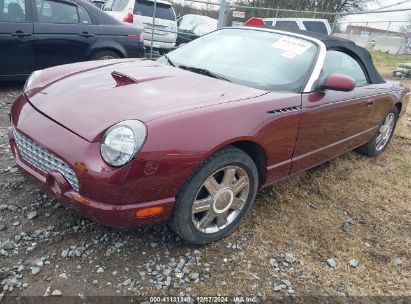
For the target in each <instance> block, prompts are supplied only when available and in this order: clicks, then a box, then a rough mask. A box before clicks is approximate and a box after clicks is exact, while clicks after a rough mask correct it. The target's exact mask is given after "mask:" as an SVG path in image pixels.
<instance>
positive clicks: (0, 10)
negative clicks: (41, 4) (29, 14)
mask: <svg viewBox="0 0 411 304" xmlns="http://www.w3.org/2000/svg"><path fill="white" fill-rule="evenodd" d="M0 21H6V22H24V21H26V4H25V1H24V0H0Z"/></svg>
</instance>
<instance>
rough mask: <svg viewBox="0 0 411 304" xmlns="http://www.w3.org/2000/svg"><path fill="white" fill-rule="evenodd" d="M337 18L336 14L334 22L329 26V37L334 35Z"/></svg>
mask: <svg viewBox="0 0 411 304" xmlns="http://www.w3.org/2000/svg"><path fill="white" fill-rule="evenodd" d="M338 16H339V14H338V13H336V14H335V15H334V21H333V24H332V26H331V35H334V33H335V28H336V27H337V19H338Z"/></svg>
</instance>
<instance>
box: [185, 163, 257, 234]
mask: <svg viewBox="0 0 411 304" xmlns="http://www.w3.org/2000/svg"><path fill="white" fill-rule="evenodd" d="M249 193H250V177H249V176H248V174H247V172H246V171H245V170H244V169H243V168H241V167H239V166H227V167H224V168H221V169H219V170H218V171H216V172H214V173H213V174H211V175H210V176H209V177H208V178H207V179H206V180H205V181H204V183H203V184H202V185H201V187H200V189H199V191H198V192H197V195H196V197H195V199H194V202H193V204H192V222H193V225H194V227H195V228H196V229H197V230H198V231H200V232H202V233H206V234H210V233H216V232H218V231H220V230H222V229H224V228H226V227H228V226H229V225H230V224H231V223H232V222H233V221H234V220H235V219H236V218H237V217H238V216H239V214H240V212H241V210H242V209H243V207H244V205H245V204H246V202H247V199H248V196H249Z"/></svg>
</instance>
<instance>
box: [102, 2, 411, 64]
mask: <svg viewBox="0 0 411 304" xmlns="http://www.w3.org/2000/svg"><path fill="white" fill-rule="evenodd" d="M94 1H96V2H99V3H100V4H101V1H104V0H94ZM102 9H103V10H105V11H107V12H108V13H109V14H111V15H113V16H114V17H115V18H117V19H120V20H122V21H125V22H130V23H133V24H136V25H139V26H142V27H144V34H145V35H144V36H145V37H144V44H145V47H146V54H147V57H149V58H155V57H158V56H160V55H162V54H165V53H167V52H169V51H171V50H173V49H175V48H177V47H180V46H182V45H184V44H186V43H188V42H190V41H192V40H194V39H197V38H198V37H201V36H203V35H205V34H207V33H209V32H212V31H215V30H216V29H217V28H220V27H223V26H241V25H243V24H244V22H245V21H247V20H248V19H250V18H252V17H258V18H263V19H264V21H265V22H266V25H268V26H273V27H276V28H280V29H301V30H309V31H315V32H321V33H325V34H331V35H336V36H339V37H343V38H346V39H350V40H352V41H354V42H355V43H356V44H358V45H360V46H362V47H365V48H367V49H368V50H372V51H377V52H384V53H390V54H393V55H411V8H408V9H401V10H400V9H397V10H394V9H392V10H385V11H383V10H379V11H368V12H361V13H350V14H349V13H334V12H317V11H296V10H286V9H281V8H280V7H277V8H272V7H271V8H270V7H253V6H246V5H238V4H235V3H234V4H233V2H231V3H229V2H228V1H227V0H169V1H165V0H107V2H106V3H105V4H104V5H102ZM130 14H131V15H132V16H130Z"/></svg>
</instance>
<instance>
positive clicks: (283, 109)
mask: <svg viewBox="0 0 411 304" xmlns="http://www.w3.org/2000/svg"><path fill="white" fill-rule="evenodd" d="M299 110H301V106H295V107H289V108H282V109H277V110H272V111H268V112H267V113H269V114H283V113H291V112H295V111H299Z"/></svg>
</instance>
